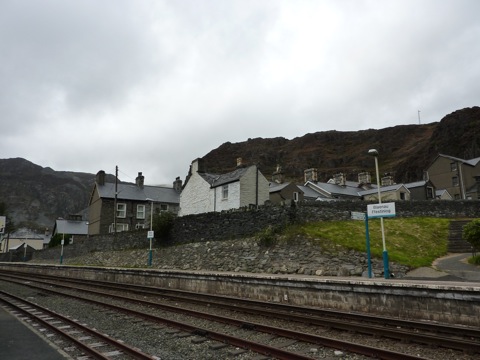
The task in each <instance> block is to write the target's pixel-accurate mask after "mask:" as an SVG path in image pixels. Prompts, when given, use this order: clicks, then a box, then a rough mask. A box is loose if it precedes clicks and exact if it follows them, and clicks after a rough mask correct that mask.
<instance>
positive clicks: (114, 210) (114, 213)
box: [113, 165, 118, 240]
mask: <svg viewBox="0 0 480 360" xmlns="http://www.w3.org/2000/svg"><path fill="white" fill-rule="evenodd" d="M117 197H118V165H117V166H115V198H114V201H113V236H114V239H115V240H116V239H117Z"/></svg>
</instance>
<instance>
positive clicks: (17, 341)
mask: <svg viewBox="0 0 480 360" xmlns="http://www.w3.org/2000/svg"><path fill="white" fill-rule="evenodd" d="M0 343H1V344H2V346H1V350H0V358H1V359H5V360H6V359H8V360H31V359H35V360H65V359H68V358H69V357H68V356H66V355H63V354H62V353H61V352H60V350H59V349H55V348H54V347H53V346H52V345H50V344H49V343H48V342H47V341H46V340H44V339H43V338H42V337H41V335H39V334H37V332H36V331H35V330H34V329H33V328H31V327H30V326H28V325H26V324H24V323H23V322H22V321H21V320H20V319H17V318H16V317H15V316H13V315H12V314H10V313H9V312H7V311H6V310H5V309H4V308H3V307H1V306H0Z"/></svg>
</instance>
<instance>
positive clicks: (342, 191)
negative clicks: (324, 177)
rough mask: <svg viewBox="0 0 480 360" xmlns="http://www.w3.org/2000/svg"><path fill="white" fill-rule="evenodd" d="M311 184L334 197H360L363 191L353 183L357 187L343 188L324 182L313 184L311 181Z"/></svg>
mask: <svg viewBox="0 0 480 360" xmlns="http://www.w3.org/2000/svg"><path fill="white" fill-rule="evenodd" d="M309 183H310V184H312V185H313V186H315V187H318V188H319V189H322V190H323V191H325V192H327V193H328V194H331V195H332V196H338V195H341V196H352V197H357V198H358V197H360V195H359V194H358V193H359V191H361V190H362V188H359V187H358V184H357V183H354V182H351V183H353V184H355V186H354V187H353V186H341V185H337V184H333V183H328V182H326V183H323V182H316V183H314V182H311V181H309Z"/></svg>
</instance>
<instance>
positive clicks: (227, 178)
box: [198, 165, 254, 188]
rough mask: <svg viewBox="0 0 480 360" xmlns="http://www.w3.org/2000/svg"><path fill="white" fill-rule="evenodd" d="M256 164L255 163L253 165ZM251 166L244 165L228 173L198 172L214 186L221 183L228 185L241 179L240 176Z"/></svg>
mask: <svg viewBox="0 0 480 360" xmlns="http://www.w3.org/2000/svg"><path fill="white" fill-rule="evenodd" d="M252 166H254V165H252ZM250 167H251V166H249V167H244V168H238V169H235V170H234V171H231V172H229V173H226V174H220V175H218V174H210V173H198V174H199V175H200V176H201V177H202V178H203V179H204V180H205V181H206V182H208V183H209V184H210V186H211V187H212V188H214V187H217V186H221V185H226V184H229V183H232V182H235V181H238V180H240V178H241V177H242V176H243V175H244V174H245V173H246V172H247V170H248V169H249V168H250Z"/></svg>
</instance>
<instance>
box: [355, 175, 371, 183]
mask: <svg viewBox="0 0 480 360" xmlns="http://www.w3.org/2000/svg"><path fill="white" fill-rule="evenodd" d="M358 183H359V184H371V183H372V177H371V176H370V173H369V172H361V173H358Z"/></svg>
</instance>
